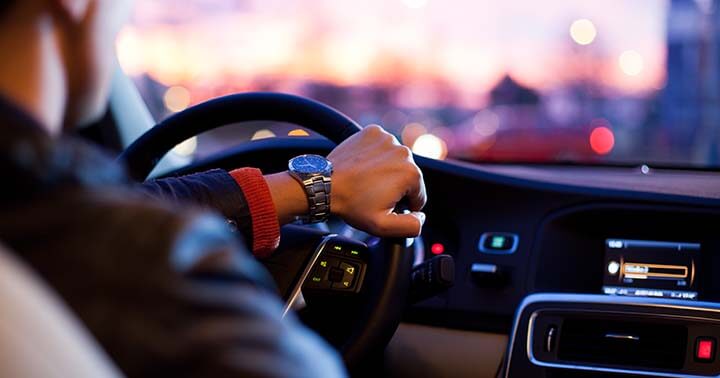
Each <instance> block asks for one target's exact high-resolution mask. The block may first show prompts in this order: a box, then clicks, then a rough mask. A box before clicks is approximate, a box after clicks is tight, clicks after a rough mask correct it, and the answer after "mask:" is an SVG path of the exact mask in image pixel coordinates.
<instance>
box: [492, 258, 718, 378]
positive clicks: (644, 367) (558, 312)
mask: <svg viewBox="0 0 720 378" xmlns="http://www.w3.org/2000/svg"><path fill="white" fill-rule="evenodd" d="M620 269H622V268H620ZM718 340H720V304H717V303H710V302H699V301H693V300H687V299H669V298H658V297H639V296H608V295H602V294H597V295H590V294H568V293H554V294H543V293H540V294H533V295H530V296H528V297H527V298H526V299H525V300H524V301H523V302H522V304H521V306H520V308H519V310H518V312H517V315H516V318H515V321H514V325H513V330H512V334H511V341H510V343H509V349H508V355H507V362H506V366H505V370H504V376H505V377H539V378H541V377H548V378H552V377H612V376H618V377H620V376H622V377H627V376H653V377H708V376H719V375H720V360H719V359H718V358H717V342H718Z"/></svg>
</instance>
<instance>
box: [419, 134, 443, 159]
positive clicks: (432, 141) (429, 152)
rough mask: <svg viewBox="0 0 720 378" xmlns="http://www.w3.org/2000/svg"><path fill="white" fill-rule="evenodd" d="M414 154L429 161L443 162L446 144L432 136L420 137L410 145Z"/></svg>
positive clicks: (424, 135)
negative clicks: (429, 159)
mask: <svg viewBox="0 0 720 378" xmlns="http://www.w3.org/2000/svg"><path fill="white" fill-rule="evenodd" d="M412 150H413V152H414V153H416V154H418V155H420V156H424V157H427V158H431V159H438V160H443V159H445V157H446V156H447V144H446V143H445V141H444V140H442V139H440V138H438V137H436V136H435V135H432V134H423V135H420V136H419V137H418V138H417V139H416V140H415V143H413V145H412Z"/></svg>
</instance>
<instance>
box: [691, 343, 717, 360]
mask: <svg viewBox="0 0 720 378" xmlns="http://www.w3.org/2000/svg"><path fill="white" fill-rule="evenodd" d="M715 347H716V345H715V339H714V338H712V337H698V338H697V339H696V340H695V361H698V362H713V361H714V360H715Z"/></svg>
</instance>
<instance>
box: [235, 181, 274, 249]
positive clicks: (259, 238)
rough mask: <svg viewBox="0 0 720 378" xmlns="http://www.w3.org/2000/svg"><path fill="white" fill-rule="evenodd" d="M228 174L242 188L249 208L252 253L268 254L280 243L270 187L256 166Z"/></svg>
mask: <svg viewBox="0 0 720 378" xmlns="http://www.w3.org/2000/svg"><path fill="white" fill-rule="evenodd" d="M230 175H231V176H232V178H234V179H235V182H237V184H238V185H239V186H240V189H242V191H243V194H244V195H245V200H247V203H248V208H249V209H250V217H251V220H252V244H253V245H252V250H253V255H255V256H256V257H259V258H263V257H267V256H270V254H272V253H273V251H275V249H277V247H278V245H279V244H280V223H279V222H278V217H277V212H276V211H275V204H274V203H273V200H272V195H271V194H270V188H269V187H268V185H267V182H266V181H265V178H264V177H263V175H262V172H261V171H260V170H259V169H256V168H240V169H236V170H234V171H231V172H230Z"/></svg>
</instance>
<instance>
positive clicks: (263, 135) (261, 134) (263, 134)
mask: <svg viewBox="0 0 720 378" xmlns="http://www.w3.org/2000/svg"><path fill="white" fill-rule="evenodd" d="M274 137H275V133H274V132H273V131H272V130H268V129H260V130H258V131H256V132H255V133H254V134H253V136H252V137H251V138H250V140H260V139H267V138H274Z"/></svg>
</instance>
